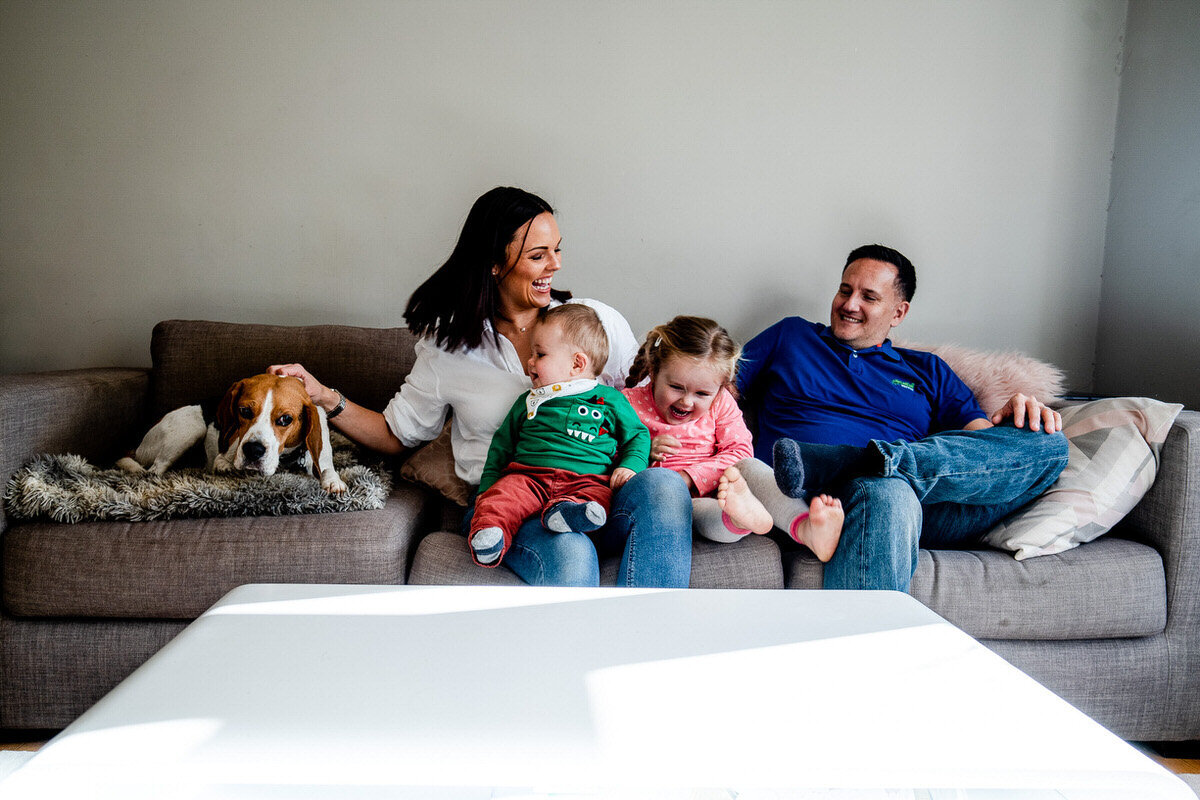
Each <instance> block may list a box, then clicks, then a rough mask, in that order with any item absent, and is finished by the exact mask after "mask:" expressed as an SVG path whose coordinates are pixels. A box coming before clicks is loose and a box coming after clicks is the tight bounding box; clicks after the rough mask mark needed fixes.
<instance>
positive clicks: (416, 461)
mask: <svg viewBox="0 0 1200 800" xmlns="http://www.w3.org/2000/svg"><path fill="white" fill-rule="evenodd" d="M400 477H401V478H404V479H405V480H409V481H412V482H413V483H419V484H421V485H422V486H427V487H429V488H430V489H433V490H434V491H435V492H437V493H438V494H440V495H441V496H442V497H444V498H446V499H447V500H449V501H451V502H453V503H455V504H456V505H459V506H462V507H464V508H465V507H466V506H467V505H468V504H469V503H470V502H471V497H472V496H473V495H474V494H475V488H474V487H473V486H471V484H469V483H467V482H466V481H464V480H463V479H462V478H460V477H458V473H457V472H455V471H454V449H453V446H452V445H451V443H450V420H447V421H446V424H445V426H443V427H442V432H441V433H439V434H438V435H437V437H436V438H435V439H434V440H433V441H431V442H429V443H427V444H425V445H423V446H421V447H419V448H417V450H416V452H414V453H413V454H412V455H411V456H409V457H408V458H407V459H406V460H405V462H404V464H403V465H402V466H401V467H400Z"/></svg>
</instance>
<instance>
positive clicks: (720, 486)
mask: <svg viewBox="0 0 1200 800" xmlns="http://www.w3.org/2000/svg"><path fill="white" fill-rule="evenodd" d="M717 504H718V505H720V506H721V509H722V510H723V511H724V512H725V513H726V514H727V515H729V521H730V522H732V523H733V524H734V525H736V526H738V527H739V528H744V529H746V530H749V531H754V532H755V533H769V532H770V530H771V528H772V527H774V525H775V523H773V522H772V521H771V513H770V512H769V511H767V509H766V508H764V507H763V504H762V503H760V502H759V501H758V498H757V497H755V496H754V493H753V492H751V491H750V487H749V486H747V485H746V479H745V478H743V477H742V473H740V472H738V468H737V467H730V468H729V469H727V470H725V471H724V472H723V473H721V479H720V480H719V481H718V482H717ZM810 513H811V512H810ZM841 527H842V526H841V523H838V530H839V531H841Z"/></svg>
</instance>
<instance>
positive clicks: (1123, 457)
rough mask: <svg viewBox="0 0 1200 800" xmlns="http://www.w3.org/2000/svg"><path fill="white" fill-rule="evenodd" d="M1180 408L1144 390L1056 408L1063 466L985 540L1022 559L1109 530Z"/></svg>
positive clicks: (1142, 485) (1153, 467) (1139, 492)
mask: <svg viewBox="0 0 1200 800" xmlns="http://www.w3.org/2000/svg"><path fill="white" fill-rule="evenodd" d="M1182 408H1183V406H1181V405H1179V404H1176V403H1161V402H1159V401H1157V400H1151V399H1149V398H1146V397H1113V398H1108V399H1105V400H1096V401H1093V402H1090V403H1082V404H1080V405H1076V406H1068V407H1066V408H1064V409H1062V418H1063V433H1064V434H1065V435H1066V437H1067V441H1068V444H1069V450H1068V456H1067V466H1066V469H1064V470H1063V472H1062V475H1060V476H1059V478H1058V481H1057V482H1056V483H1055V484H1054V486H1052V487H1051V488H1050V489H1049V490H1048V491H1047V492H1046V493H1045V494H1043V495H1042V496H1041V497H1040V498H1038V499H1037V500H1035V501H1034V502H1033V503H1032V504H1030V505H1029V506H1026V507H1025V509H1023V510H1022V511H1019V512H1017V513H1016V514H1013V515H1012V516H1010V517H1009V518H1008V519H1006V520H1005V521H1004V522H1002V523H1000V524H999V525H997V526H996V527H995V528H993V529H992V530H991V531H990V532H989V533H988V534H987V536H986V537H985V541H986V542H987V543H988V544H990V545H992V546H993V547H998V548H1001V549H1003V550H1011V551H1013V552H1014V553H1015V554H1016V557H1017V559H1018V560H1020V559H1025V558H1029V557H1031V556H1041V555H1048V554H1050V553H1061V552H1062V551H1064V550H1068V549H1070V548H1072V547H1076V546H1078V545H1080V544H1082V543H1083V542H1090V541H1092V540H1093V539H1095V538H1096V537H1098V536H1100V535H1102V534H1104V533H1107V532H1108V531H1109V530H1110V529H1111V528H1112V526H1113V525H1115V524H1116V523H1117V522H1119V521H1120V520H1121V518H1122V517H1124V516H1125V515H1126V514H1128V513H1129V511H1130V510H1131V509H1132V508H1133V507H1134V506H1135V505H1137V502H1138V501H1139V500H1141V499H1142V496H1143V495H1144V494H1146V492H1147V491H1148V490H1149V489H1150V486H1151V485H1152V484H1153V483H1154V476H1155V474H1156V473H1157V471H1158V457H1159V453H1160V452H1161V451H1162V445H1163V442H1164V441H1166V438H1167V432H1168V431H1169V430H1170V429H1171V425H1172V424H1173V423H1174V422H1175V417H1176V416H1177V415H1178V414H1179V412H1180V410H1181V409H1182Z"/></svg>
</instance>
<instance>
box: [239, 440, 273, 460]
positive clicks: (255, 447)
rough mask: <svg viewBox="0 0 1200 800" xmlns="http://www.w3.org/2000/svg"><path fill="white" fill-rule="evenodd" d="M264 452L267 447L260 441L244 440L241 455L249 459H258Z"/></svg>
mask: <svg viewBox="0 0 1200 800" xmlns="http://www.w3.org/2000/svg"><path fill="white" fill-rule="evenodd" d="M265 452H267V448H266V445H264V444H263V443H262V442H246V443H245V444H244V445H242V455H244V456H245V457H246V458H247V459H248V460H250V461H258V460H259V459H260V458H262V457H263V453H265Z"/></svg>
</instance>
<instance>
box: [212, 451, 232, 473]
mask: <svg viewBox="0 0 1200 800" xmlns="http://www.w3.org/2000/svg"><path fill="white" fill-rule="evenodd" d="M212 468H213V472H233V459H232V458H229V457H228V456H226V455H225V454H224V453H222V454H221V455H219V456H217V457H216V458H214V459H213V465H212Z"/></svg>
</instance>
